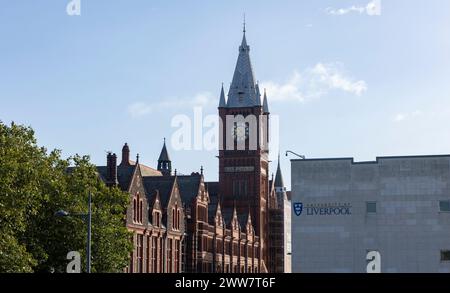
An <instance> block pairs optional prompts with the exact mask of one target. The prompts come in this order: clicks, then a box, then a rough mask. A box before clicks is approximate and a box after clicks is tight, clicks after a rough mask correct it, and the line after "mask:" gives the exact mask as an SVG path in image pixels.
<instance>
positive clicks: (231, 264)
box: [98, 31, 284, 273]
mask: <svg viewBox="0 0 450 293" xmlns="http://www.w3.org/2000/svg"><path fill="white" fill-rule="evenodd" d="M249 51H250V47H249V46H248V45H247V41H246V37H245V31H244V36H243V39H242V44H241V46H240V47H239V57H238V60H237V64H236V69H235V72H234V76H233V81H232V83H231V86H230V89H229V93H228V98H227V99H226V98H225V93H224V89H223V86H222V90H221V94H220V101H219V107H218V111H219V116H220V118H221V119H222V121H223V127H222V129H221V133H220V145H221V149H220V151H219V156H218V158H219V182H205V181H204V176H203V168H201V169H200V172H194V173H191V175H179V174H177V172H176V171H175V172H172V161H171V160H170V157H169V154H168V151H167V148H166V144H165V142H164V145H163V148H162V151H161V154H160V156H159V159H158V165H157V168H156V169H153V168H150V167H147V166H144V165H142V164H140V163H139V156H138V157H137V159H136V161H135V162H133V161H130V149H129V147H128V145H127V144H125V145H124V147H123V149H122V159H121V163H120V164H119V165H117V157H116V155H115V154H111V153H110V154H108V157H107V166H105V167H98V170H99V174H100V176H101V178H102V179H103V180H104V181H105V182H106V184H108V185H109V186H113V185H116V186H119V187H120V188H121V189H122V190H124V191H127V192H128V193H129V194H130V205H129V207H128V209H127V213H126V226H127V228H128V229H129V230H130V231H133V232H134V233H133V234H134V236H133V242H134V251H133V253H132V255H131V257H130V265H129V266H128V267H127V272H137V273H162V272H165V273H177V272H233V273H234V272H239V273H259V272H268V271H269V270H270V271H271V272H282V271H280V270H282V267H283V265H282V264H278V262H277V264H276V263H275V261H274V259H278V258H280V257H283V255H282V253H280V251H282V247H280V245H281V246H282V245H283V244H280V241H278V240H281V239H282V238H283V227H284V226H283V223H282V222H283V221H284V220H283V219H284V218H283V215H282V213H283V212H282V211H281V210H280V209H279V206H281V205H280V204H277V193H276V190H275V185H274V184H275V182H276V181H277V180H275V182H274V180H269V158H268V155H269V150H268V141H269V131H268V125H269V116H270V113H269V107H268V101H267V95H266V93H265V92H264V96H263V99H261V93H260V89H259V86H258V84H257V83H256V82H255V78H254V74H253V69H252V66H251V62H250V54H249ZM261 100H263V101H262V102H261ZM229 117H231V118H233V119H236V121H234V122H232V123H231V124H230V123H226V121H227V118H229ZM238 118H239V119H241V118H242V119H243V120H242V121H241V120H239V119H238ZM251 118H252V119H253V120H252V119H251ZM255 140H256V141H257V142H258V143H257V144H256V145H255V144H253V142H254V141H255ZM279 172H280V176H281V171H280V170H279ZM279 172H277V176H278V173H279ZM278 202H279V200H278ZM269 214H270V215H277V216H276V217H275V218H274V219H271V220H269ZM271 226H273V227H276V230H275V232H274V233H272V232H271ZM270 239H272V240H271V241H270ZM271 246H273V247H271ZM275 246H276V247H275ZM280 249H281V250H280ZM271 262H272V263H271Z"/></svg>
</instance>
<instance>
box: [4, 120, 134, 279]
mask: <svg viewBox="0 0 450 293" xmlns="http://www.w3.org/2000/svg"><path fill="white" fill-rule="evenodd" d="M69 166H72V167H69ZM89 192H91V194H92V212H93V214H92V244H91V246H92V261H91V262H92V272H120V271H122V270H123V268H124V267H125V266H126V265H127V263H128V259H129V255H130V251H131V249H132V244H131V242H130V235H129V232H128V231H127V229H126V227H125V221H124V211H125V210H126V207H127V205H128V200H129V199H128V195H127V194H126V193H124V192H122V191H121V190H119V189H117V188H109V187H106V186H105V184H104V183H103V182H102V181H101V180H100V178H99V177H98V174H97V170H96V167H95V166H94V165H92V164H91V163H90V162H89V157H87V156H78V155H76V156H74V157H72V158H69V159H62V158H61V153H60V151H57V150H54V151H51V152H47V150H46V149H45V148H43V147H39V146H38V145H37V143H36V139H35V137H34V131H33V130H32V129H31V128H29V127H24V126H21V125H15V124H13V123H12V124H11V125H10V126H8V125H5V124H3V123H2V122H1V121H0V272H49V271H55V272H65V270H66V265H67V263H68V262H69V261H68V260H67V259H66V255H67V253H68V252H69V251H78V252H80V253H81V255H82V260H83V264H82V266H83V269H84V268H85V259H86V257H85V256H86V241H87V236H86V234H87V225H86V223H85V222H84V220H83V219H82V218H81V217H78V216H77V215H81V214H85V213H86V212H87V202H88V194H89ZM58 210H65V211H67V212H69V213H70V214H71V215H72V216H70V217H56V216H55V212H56V211H58Z"/></svg>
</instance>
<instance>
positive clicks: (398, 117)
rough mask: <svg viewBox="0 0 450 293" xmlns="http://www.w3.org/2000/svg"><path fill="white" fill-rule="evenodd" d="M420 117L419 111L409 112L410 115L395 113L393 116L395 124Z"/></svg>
mask: <svg viewBox="0 0 450 293" xmlns="http://www.w3.org/2000/svg"><path fill="white" fill-rule="evenodd" d="M421 115H422V112H421V111H419V110H416V111H414V112H411V113H397V114H396V115H395V116H394V121H395V122H403V121H406V120H410V119H413V118H416V117H419V116H421Z"/></svg>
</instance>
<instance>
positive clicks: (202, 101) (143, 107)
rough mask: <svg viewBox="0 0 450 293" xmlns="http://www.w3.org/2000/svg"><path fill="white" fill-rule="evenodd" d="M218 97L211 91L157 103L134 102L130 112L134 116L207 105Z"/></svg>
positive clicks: (129, 107) (130, 106) (129, 109)
mask: <svg viewBox="0 0 450 293" xmlns="http://www.w3.org/2000/svg"><path fill="white" fill-rule="evenodd" d="M216 100H217V99H216V98H215V97H214V96H213V95H212V94H211V93H210V92H200V93H198V94H196V95H195V96H193V97H188V98H171V99H167V100H163V101H159V102H156V103H147V102H142V101H140V102H134V103H132V104H130V105H129V106H128V114H130V116H131V117H133V118H138V117H142V116H145V115H148V114H150V113H153V112H158V111H163V110H167V109H176V108H182V107H196V106H199V107H207V106H209V105H213V104H214V103H216V102H217V101H216Z"/></svg>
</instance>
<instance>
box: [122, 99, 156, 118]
mask: <svg viewBox="0 0 450 293" xmlns="http://www.w3.org/2000/svg"><path fill="white" fill-rule="evenodd" d="M151 111H152V107H151V106H150V105H149V104H146V103H143V102H136V103H133V104H131V105H129V106H128V113H129V114H130V115H131V116H132V117H135V118H136V117H141V116H144V115H147V114H148V113H150V112H151Z"/></svg>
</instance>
